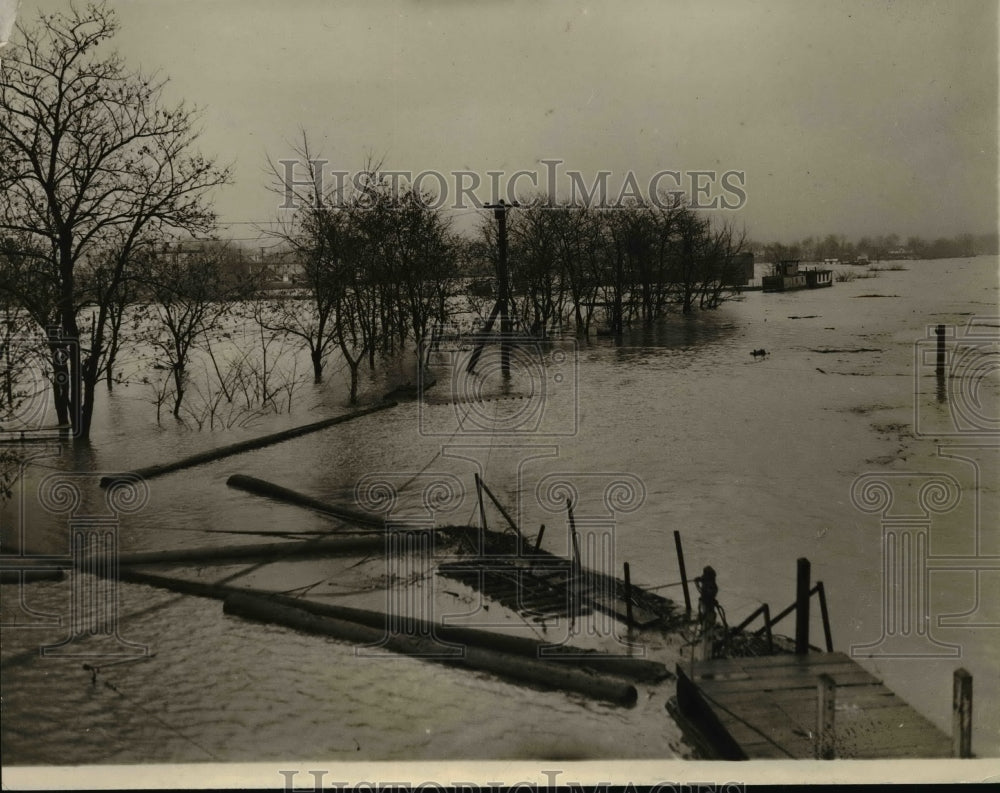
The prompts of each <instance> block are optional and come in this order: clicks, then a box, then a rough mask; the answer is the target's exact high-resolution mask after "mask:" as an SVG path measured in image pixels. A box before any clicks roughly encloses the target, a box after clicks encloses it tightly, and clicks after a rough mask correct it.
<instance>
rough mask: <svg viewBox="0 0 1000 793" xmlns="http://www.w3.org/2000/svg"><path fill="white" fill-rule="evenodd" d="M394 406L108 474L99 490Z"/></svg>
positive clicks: (390, 404)
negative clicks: (128, 478) (130, 471)
mask: <svg viewBox="0 0 1000 793" xmlns="http://www.w3.org/2000/svg"><path fill="white" fill-rule="evenodd" d="M396 404H397V403H396V402H380V403H379V404H377V405H374V406H372V407H370V408H364V409H363V410H356V411H354V412H353V413H345V414H344V415H342V416H334V417H333V418H329V419H323V420H322V421H314V422H313V423H311V424H303V425H302V426H299V427H292V428H291V429H287V430H282V431H281V432H274V433H271V434H270V435H263V436H261V437H259V438H251V439H250V440H246V441H240V442H239V443H232V444H229V445H228V446H221V447H219V448H218V449H210V450H209V451H207V452H201V453H199V454H193V455H191V456H190V457H183V458H181V459H180V460H174V461H173V462H170V463H160V464H159V465H150V466H148V467H146V468H138V469H136V470H135V471H133V472H132V473H131V475H130V474H127V473H120V474H111V475H109V476H105V477H102V478H101V487H107V486H108V485H110V484H112V483H114V482H117V481H120V480H121V479H122V478H123V477H126V476H129V477H130V478H131V476H134V475H138V476H140V477H142V478H143V479H152V478H153V477H155V476H162V475H163V474H168V473H171V472H172V471H179V470H181V469H182V468H191V467H193V466H196V465H201V464H202V463H209V462H212V461H214V460H221V459H222V458H223V457H230V456H232V455H234V454H241V453H243V452H248V451H251V450H253V449H262V448H263V447H265V446H271V445H272V444H275V443H281V442H282V441H287V440H291V439H292V438H298V437H299V436H300V435H306V434H308V433H310V432H316V431H317V430H322V429H326V428H327V427H332V426H334V425H336V424H342V423H344V422H345V421H351V420H352V419H356V418H361V417H362V416H367V415H369V414H370V413H377V412H378V411H380V410H387V409H388V408H393V407H396Z"/></svg>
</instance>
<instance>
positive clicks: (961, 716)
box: [951, 669, 972, 757]
mask: <svg viewBox="0 0 1000 793" xmlns="http://www.w3.org/2000/svg"><path fill="white" fill-rule="evenodd" d="M953 680H954V683H953V686H952V702H951V753H952V755H954V756H955V757H972V675H970V674H969V673H968V672H967V671H966V670H965V669H956V670H955V676H954V678H953Z"/></svg>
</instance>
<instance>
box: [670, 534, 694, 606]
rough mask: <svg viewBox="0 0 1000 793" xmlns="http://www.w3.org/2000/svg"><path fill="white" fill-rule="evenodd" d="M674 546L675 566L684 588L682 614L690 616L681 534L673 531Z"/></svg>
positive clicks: (688, 591) (689, 595) (689, 594)
mask: <svg viewBox="0 0 1000 793" xmlns="http://www.w3.org/2000/svg"><path fill="white" fill-rule="evenodd" d="M674 546H675V547H676V548H677V566H678V567H680V571H681V584H682V585H683V587H684V612H685V613H686V614H687V616H688V617H689V618H690V616H691V591H690V590H689V589H688V577H687V570H686V569H685V568H684V549H683V548H682V547H681V533H680V532H679V531H676V530H675V531H674Z"/></svg>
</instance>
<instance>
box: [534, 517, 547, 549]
mask: <svg viewBox="0 0 1000 793" xmlns="http://www.w3.org/2000/svg"><path fill="white" fill-rule="evenodd" d="M544 536H545V524H544V523H543V524H542V528H540V529H539V530H538V536H537V537H535V553H538V551H539V550H540V549H541V547H542V537H544Z"/></svg>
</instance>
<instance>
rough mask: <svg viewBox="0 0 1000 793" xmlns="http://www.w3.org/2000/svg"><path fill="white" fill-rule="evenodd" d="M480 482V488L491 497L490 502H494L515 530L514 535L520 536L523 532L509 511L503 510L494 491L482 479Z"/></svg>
mask: <svg viewBox="0 0 1000 793" xmlns="http://www.w3.org/2000/svg"><path fill="white" fill-rule="evenodd" d="M479 481H480V487H481V488H482V490H483V492H484V493H486V495H487V496H489V497H490V501H492V502H493V504H494V506H495V507H496V508H497V509H498V510H500V514H501V515H503V517H504V520H506V521H507V523H508V524H509V525H510V527H511V528H512V529H513V530H514V533H515V534H517V535H518V536H520V534H521V530H520V529H519V528H518V527H517V524H516V523H515V522H514V519H513V518H512V517H511V516H510V515H508V514H507V510H505V509H504V508H503V504H501V503H500V501H499V500H498V499H497V497H496V496H495V495H493V491H492V490H490V489H489V487H488V486H487V485H486V483H485V482H483V481H482V480H481V479H480V480H479Z"/></svg>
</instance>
